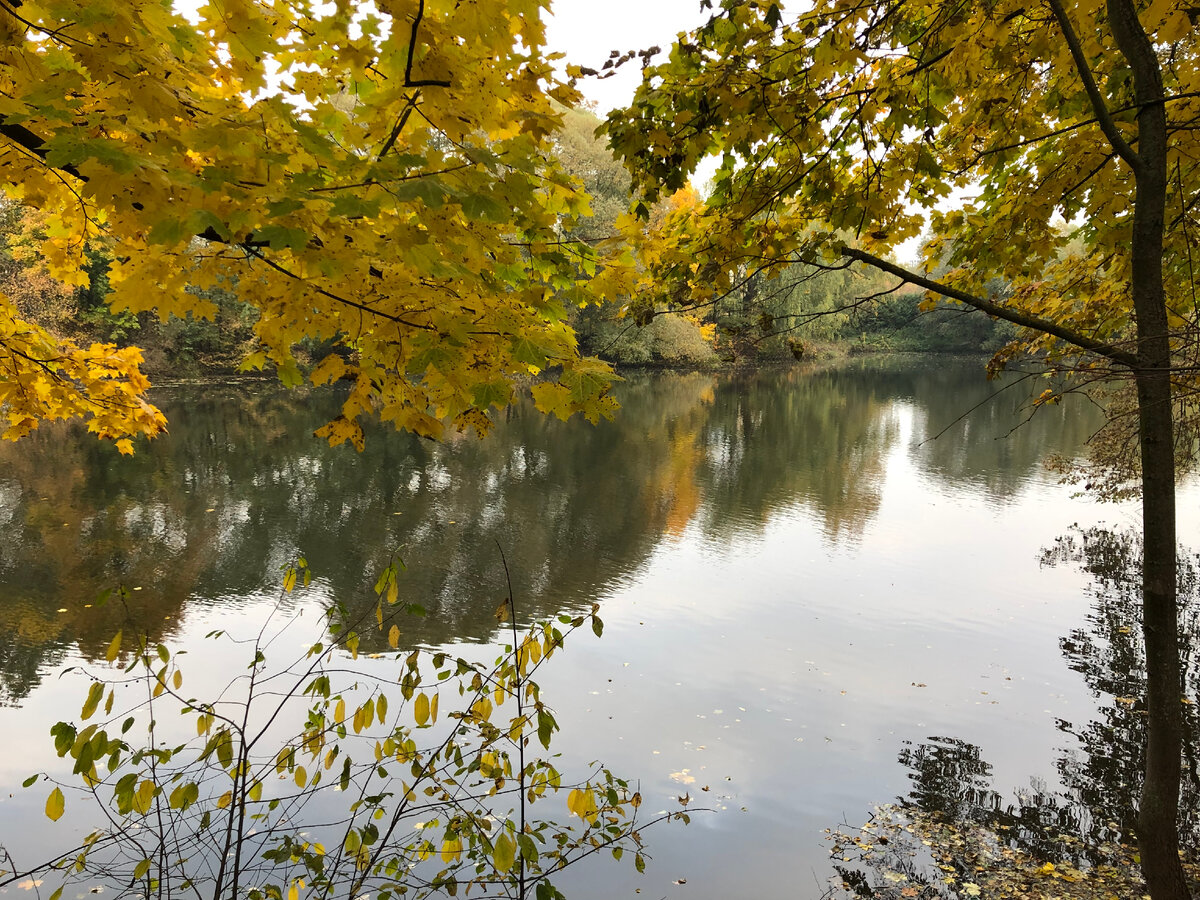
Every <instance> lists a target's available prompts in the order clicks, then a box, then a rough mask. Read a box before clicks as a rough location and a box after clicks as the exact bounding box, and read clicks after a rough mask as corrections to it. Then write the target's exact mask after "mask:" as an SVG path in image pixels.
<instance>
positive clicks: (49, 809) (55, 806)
mask: <svg viewBox="0 0 1200 900" xmlns="http://www.w3.org/2000/svg"><path fill="white" fill-rule="evenodd" d="M65 808H66V800H65V799H64V798H63V792H62V791H61V790H59V789H58V788H55V789H54V790H52V791H51V792H50V796H49V797H47V798H46V817H47V818H48V819H50V820H51V821H52V822H57V821H58V820H59V819H61V818H62V814H63V810H64V809H65Z"/></svg>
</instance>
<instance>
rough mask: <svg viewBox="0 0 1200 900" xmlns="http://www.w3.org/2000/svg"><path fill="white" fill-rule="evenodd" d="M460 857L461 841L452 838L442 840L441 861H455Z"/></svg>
mask: <svg viewBox="0 0 1200 900" xmlns="http://www.w3.org/2000/svg"><path fill="white" fill-rule="evenodd" d="M461 857H462V841H461V840H460V839H458V838H452V839H450V840H447V841H443V842H442V862H444V863H452V862H457V861H458V860H459V859H460V858H461Z"/></svg>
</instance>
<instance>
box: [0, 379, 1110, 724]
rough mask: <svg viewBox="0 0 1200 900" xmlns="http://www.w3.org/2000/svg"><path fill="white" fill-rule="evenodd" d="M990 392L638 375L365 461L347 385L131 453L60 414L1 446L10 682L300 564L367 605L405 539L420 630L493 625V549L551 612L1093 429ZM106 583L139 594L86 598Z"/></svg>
mask: <svg viewBox="0 0 1200 900" xmlns="http://www.w3.org/2000/svg"><path fill="white" fill-rule="evenodd" d="M995 391H996V386H995V385H990V384H988V383H987V382H986V381H985V380H984V379H983V377H982V374H981V369H980V366H979V365H978V363H974V362H966V363H962V364H953V365H947V364H946V363H945V362H939V363H938V364H936V365H932V366H928V367H924V368H914V367H912V366H894V365H887V366H878V365H862V366H856V367H850V368H845V369H840V370H836V371H827V372H821V373H801V372H797V371H789V372H772V373H759V374H753V375H739V376H734V377H728V378H724V377H716V376H712V375H705V374H689V375H660V376H653V377H650V376H635V377H632V378H630V379H629V381H627V382H626V383H625V384H624V385H622V388H621V401H622V410H621V413H620V415H619V416H618V417H617V420H616V421H614V422H611V423H602V424H601V425H599V426H595V427H593V426H590V425H588V424H587V423H584V422H571V423H561V422H558V421H554V420H550V419H547V418H546V417H544V416H541V415H539V414H537V413H536V412H534V411H533V410H531V409H528V408H517V409H514V410H511V411H510V412H509V413H507V414H506V415H505V416H504V417H503V420H502V421H500V422H498V423H497V427H496V429H495V431H494V433H493V434H492V435H491V436H490V437H489V438H488V439H486V440H484V441H482V442H481V441H477V440H476V439H474V438H470V437H468V438H458V439H454V440H450V441H448V442H446V443H443V444H434V443H431V442H428V441H422V440H420V439H417V438H413V437H411V436H405V435H397V434H393V433H390V432H386V431H384V430H382V429H378V430H376V432H375V433H372V434H371V435H369V439H368V441H367V447H366V450H365V451H364V452H363V453H362V454H355V453H354V452H353V451H351V450H348V449H347V448H345V447H343V448H337V449H331V448H329V447H328V446H326V445H325V444H323V443H322V442H321V441H319V440H317V439H315V438H313V437H312V436H311V433H312V430H313V428H314V427H316V426H317V425H319V424H320V423H322V422H324V421H325V420H326V419H327V418H328V417H329V416H330V415H331V414H332V412H333V409H334V407H335V405H336V403H337V398H336V397H335V396H333V395H332V394H318V393H309V394H296V393H287V392H280V391H276V390H270V389H267V390H264V389H261V388H259V387H245V386H237V385H231V386H223V387H213V386H206V387H203V388H186V389H184V388H181V389H175V390H172V391H169V392H166V393H164V394H163V395H162V396H161V397H160V405H161V406H162V407H163V408H164V410H165V411H166V413H167V415H168V418H169V420H170V422H171V433H170V435H169V436H167V437H164V438H162V439H160V440H158V441H155V442H154V443H153V444H152V445H151V446H150V447H149V448H146V449H143V450H141V451H140V452H139V453H138V455H137V456H135V457H134V458H132V459H130V458H124V457H120V456H118V455H117V454H116V453H115V452H114V451H113V450H112V449H111V448H110V447H108V446H105V445H102V444H99V443H97V442H96V441H95V440H94V439H92V438H90V437H88V436H87V435H84V434H81V433H80V432H79V431H77V430H72V429H70V428H67V427H61V428H58V427H54V428H45V429H43V430H42V431H41V432H40V433H38V434H35V435H34V436H33V437H31V438H29V439H28V440H26V441H24V442H22V443H21V444H19V445H15V446H14V445H6V446H4V447H0V473H3V474H0V521H2V522H3V525H4V532H3V533H4V539H3V541H0V591H2V594H0V596H2V597H3V600H2V601H0V627H3V628H5V629H7V631H8V633H9V634H10V635H14V636H15V638H14V640H12V641H11V642H9V643H8V644H7V645H6V646H5V647H4V648H3V650H0V698H3V699H4V700H7V702H14V701H19V700H20V698H22V697H24V696H26V695H27V694H28V692H29V691H30V690H31V688H32V687H33V686H34V685H35V684H36V682H37V678H38V672H39V670H41V669H44V668H45V667H46V666H48V665H50V664H52V663H53V662H54V661H55V660H56V659H57V658H58V657H59V655H61V654H62V653H63V651H64V650H65V648H67V647H70V646H71V645H73V644H78V646H79V648H80V650H81V651H82V653H83V654H84V655H85V656H89V657H94V656H96V655H99V654H101V653H102V652H103V649H104V647H105V646H106V644H107V641H108V638H109V637H110V636H111V634H112V633H113V631H114V630H115V629H116V628H117V627H118V625H119V624H120V623H121V622H123V621H125V620H126V619H127V618H133V619H135V620H136V621H137V622H138V625H139V628H140V629H143V630H145V631H147V632H148V633H149V635H150V637H151V638H152V639H159V638H161V637H163V636H165V635H168V634H170V633H171V632H172V629H173V628H174V627H175V624H176V623H177V622H178V621H179V619H180V618H181V617H182V616H185V615H186V612H187V609H188V608H189V607H190V606H193V605H196V604H226V603H246V602H253V601H254V600H256V599H257V598H262V597H263V596H264V595H273V594H274V592H275V590H276V585H277V584H278V581H279V577H280V570H281V568H282V567H283V566H285V565H287V564H288V562H289V561H291V560H292V559H294V558H295V556H296V555H298V554H303V555H305V556H306V557H307V559H308V561H309V563H310V565H311V568H312V570H313V571H314V572H315V573H316V574H317V576H318V578H319V579H320V581H321V589H322V590H323V591H325V592H326V593H327V594H328V596H330V597H332V598H336V599H338V600H340V601H342V602H344V603H347V604H348V605H350V606H352V607H354V612H356V613H357V612H361V608H362V607H365V606H366V605H369V604H370V603H371V602H372V600H373V596H374V595H373V593H372V591H371V586H372V584H373V583H374V578H375V576H376V574H377V573H378V572H379V571H380V570H381V569H383V568H384V567H385V566H387V565H388V563H389V562H390V560H391V559H392V558H393V556H394V555H396V554H398V555H399V556H400V557H401V558H402V559H403V560H404V562H405V563H406V564H407V566H408V571H407V573H406V574H405V576H404V579H403V582H402V584H403V586H404V590H405V592H406V599H408V600H410V601H415V602H418V603H420V604H422V605H424V606H425V607H426V608H427V609H428V610H429V613H430V615H429V616H428V617H427V618H426V619H424V620H423V621H421V622H420V623H418V624H414V625H413V626H412V628H411V629H410V631H409V634H408V636H407V637H408V640H410V641H413V642H421V643H429V644H445V643H451V642H454V641H485V640H488V639H489V638H490V637H491V635H492V633H493V630H494V628H495V621H494V619H493V618H492V615H491V614H492V610H493V609H494V608H495V605H496V599H497V597H498V596H499V595H500V594H501V593H502V583H503V579H502V574H501V567H500V556H499V552H498V549H497V546H498V545H499V546H500V547H502V548H503V550H504V553H505V554H506V555H507V557H508V561H509V567H510V569H511V571H512V573H513V579H514V589H515V595H516V597H517V598H518V602H519V604H520V605H521V610H522V613H523V614H524V615H525V616H526V617H544V616H549V615H553V614H555V613H556V612H558V611H560V610H562V609H564V608H566V609H572V608H580V607H584V606H586V605H588V604H590V603H591V602H593V600H594V599H596V598H600V597H603V596H604V595H605V594H606V593H607V592H609V591H611V590H612V589H613V588H614V587H615V586H617V585H620V584H622V583H624V582H625V581H627V580H628V579H630V578H632V577H633V576H634V574H635V573H636V572H637V571H639V570H640V569H641V568H642V567H644V566H645V565H646V563H647V560H648V559H649V558H650V556H651V554H652V553H653V552H654V551H655V549H656V548H657V547H658V546H659V545H660V544H661V543H662V542H663V541H670V540H672V539H673V538H674V537H676V536H679V535H681V534H682V533H683V532H684V531H686V530H688V529H693V530H695V531H697V532H698V533H699V534H700V535H701V536H702V537H703V538H704V539H705V540H706V541H708V542H709V543H710V544H711V545H712V546H713V547H714V548H716V550H717V551H719V549H720V548H721V547H724V546H727V545H728V542H729V541H730V540H731V539H732V538H733V537H734V536H737V535H753V534H754V533H756V532H757V531H758V530H761V529H763V528H764V527H766V526H767V525H768V523H770V522H771V521H772V519H773V518H775V517H777V516H779V515H781V514H783V513H786V512H790V511H794V510H799V511H801V512H802V514H804V515H805V516H808V517H810V518H811V519H813V520H814V521H816V522H817V523H818V524H819V526H820V529H821V531H822V533H823V534H824V536H825V539H826V540H827V541H828V542H829V543H830V544H831V545H834V544H838V543H841V542H847V541H855V540H857V539H859V537H860V536H861V535H862V534H863V533H864V532H865V531H866V530H868V529H869V528H870V527H871V523H872V521H873V520H874V517H875V516H876V514H877V512H878V510H879V506H880V502H881V497H882V495H883V489H884V484H885V482H886V479H887V467H888V460H889V458H890V457H891V455H893V454H895V453H911V454H914V455H915V456H916V457H917V458H918V461H919V464H920V466H921V467H922V468H923V469H924V470H925V471H926V472H927V474H928V477H929V478H930V479H932V480H933V481H934V482H935V483H944V484H946V485H950V484H953V483H955V482H957V481H958V480H961V479H963V478H967V479H972V480H976V481H978V482H979V483H981V484H983V485H984V486H985V488H986V490H987V491H988V493H989V495H991V496H992V497H994V498H995V499H997V500H1000V501H1002V500H1003V499H1004V498H1005V497H1006V496H1008V495H1011V494H1012V493H1013V492H1015V491H1017V490H1018V489H1019V487H1020V486H1021V485H1022V484H1024V483H1025V482H1026V481H1027V480H1028V478H1029V477H1030V475H1031V473H1033V472H1035V471H1037V467H1038V466H1039V464H1040V460H1041V459H1042V458H1043V456H1044V455H1045V454H1046V453H1047V452H1048V451H1049V450H1052V449H1059V448H1067V452H1070V450H1071V449H1073V448H1074V447H1075V446H1077V441H1078V440H1079V439H1080V438H1081V437H1083V436H1086V435H1087V434H1088V433H1090V431H1091V429H1092V427H1093V425H1094V424H1095V421H1094V416H1093V415H1092V414H1091V410H1090V409H1088V408H1087V407H1086V406H1084V405H1083V404H1078V405H1072V404H1066V405H1064V406H1063V407H1060V408H1055V409H1052V410H1048V411H1045V412H1044V413H1041V414H1039V415H1038V416H1037V417H1035V418H1034V419H1033V421H1032V422H1031V423H1029V424H1027V425H1026V426H1024V427H1022V428H1018V429H1016V430H1015V431H1014V430H1013V424H1014V423H1015V422H1017V421H1019V420H1020V419H1021V418H1023V416H1022V414H1021V409H1022V407H1023V405H1024V404H1026V403H1027V400H1028V393H1027V392H1026V391H1024V390H1021V389H1018V390H1014V391H1004V392H1001V393H999V394H998V395H997V396H996V397H995V399H994V400H992V401H991V402H986V403H985V402H984V401H985V400H986V399H987V398H988V397H989V396H991V395H993V394H994V393H995ZM973 407H977V408H976V410H975V412H973V413H972V414H971V415H969V416H967V417H966V418H964V419H961V420H959V417H960V416H961V415H962V413H963V412H964V410H968V409H971V408H973ZM937 432H942V435H941V437H939V438H938V439H937V440H935V441H927V442H924V443H921V441H923V439H924V438H926V437H928V436H929V435H931V434H933V433H937ZM946 489H947V490H949V489H950V488H949V487H947V488H946ZM117 582H119V583H122V584H124V585H125V586H127V587H128V588H130V589H131V590H130V593H129V600H128V602H127V603H126V604H113V603H110V604H108V605H105V606H98V605H96V604H95V603H94V602H93V601H94V599H95V598H96V596H97V595H98V594H99V593H100V592H101V591H102V590H103V589H105V588H108V587H111V586H112V585H113V584H114V583H117ZM139 588H145V590H138V589H139ZM355 604H357V607H356V606H355Z"/></svg>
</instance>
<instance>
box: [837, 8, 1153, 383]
mask: <svg viewBox="0 0 1200 900" xmlns="http://www.w3.org/2000/svg"><path fill="white" fill-rule="evenodd" d="M1052 2H1057V0H1052ZM841 254H842V256H845V257H848V258H850V259H855V260H858V261H859V262H863V263H866V264H867V265H869V266H871V267H872V268H875V269H879V270H880V271H883V272H887V273H888V274H889V275H895V276H896V277H897V278H901V279H903V280H904V281H907V282H908V283H909V284H914V285H916V286H917V287H922V288H925V290H927V291H932V292H933V293H935V294H940V295H942V296H943V297H948V298H950V299H951V300H957V301H959V302H960V303H965V304H966V305H967V306H971V307H974V308H975V309H978V310H979V311H981V312H985V313H987V314H988V315H989V316H993V317H995V318H997V319H1003V320H1004V321H1006V322H1012V323H1013V324H1014V325H1020V326H1022V327H1024V328H1032V329H1034V330H1036V331H1041V332H1043V333H1045V334H1048V335H1051V336H1052V337H1056V338H1058V339H1060V340H1063V341H1066V342H1067V343H1068V344H1074V345H1075V346H1076V347H1079V348H1080V349H1081V350H1087V351H1088V352H1089V353H1095V354H1097V355H1098V356H1103V357H1105V358H1106V359H1110V360H1112V361H1113V362H1115V363H1119V364H1120V365H1123V366H1126V367H1128V368H1131V369H1132V368H1136V367H1137V366H1138V357H1137V356H1136V355H1135V354H1133V353H1130V352H1128V351H1126V350H1122V349H1121V348H1119V347H1114V346H1113V345H1112V344H1107V343H1104V342H1103V341H1097V340H1093V339H1092V338H1090V337H1087V336H1086V335H1082V334H1078V333H1077V332H1074V331H1072V330H1071V329H1069V328H1064V327H1063V326H1061V325H1058V324H1056V323H1054V322H1050V321H1048V320H1046V319H1042V318H1039V317H1038V316H1034V315H1030V314H1029V313H1024V312H1021V311H1020V310H1016V309H1012V308H1011V307H1007V306H1001V305H1000V304H998V303H993V302H992V301H991V300H985V299H984V298H983V297H977V296H975V295H974V294H971V293H969V292H967V291H964V290H960V289H959V288H956V287H952V286H950V285H948V284H942V283H941V282H940V281H934V280H933V279H931V278H926V277H925V276H924V275H918V274H917V273H916V272H912V271H910V270H908V269H906V268H904V267H903V266H898V265H896V264H895V263H893V262H889V261H888V260H886V259H883V258H882V257H879V256H876V255H875V254H873V253H868V252H867V251H865V250H859V249H857V248H856V247H843V248H842V250H841Z"/></svg>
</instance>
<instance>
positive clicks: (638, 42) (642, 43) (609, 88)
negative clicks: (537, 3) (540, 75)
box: [546, 0, 719, 113]
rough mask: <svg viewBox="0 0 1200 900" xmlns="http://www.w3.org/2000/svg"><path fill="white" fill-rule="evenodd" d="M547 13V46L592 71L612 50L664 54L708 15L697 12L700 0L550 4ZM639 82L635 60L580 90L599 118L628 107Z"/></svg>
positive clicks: (564, 0) (583, 0)
mask: <svg viewBox="0 0 1200 900" xmlns="http://www.w3.org/2000/svg"><path fill="white" fill-rule="evenodd" d="M713 5H714V6H718V5H719V4H717V3H714V4H713ZM550 12H551V15H550V17H549V18H548V19H547V20H546V44H547V47H548V48H549V49H551V50H556V51H560V52H564V53H566V54H567V61H568V62H571V63H576V64H578V65H581V66H590V67H591V68H593V69H599V68H600V66H601V65H603V63H604V61H605V60H606V59H608V54H609V52H610V51H612V50H620V51H621V52H622V53H624V52H625V51H627V50H643V49H645V48H647V47H651V46H653V45H655V44H657V45H658V46H660V47H662V49H663V51H664V54H665V52H666V51H667V50H668V49H669V48H670V46H671V44H672V43H673V42H674V40H675V36H676V35H677V34H678V33H679V32H681V31H687V30H690V29H692V28H695V27H697V26H698V25H703V24H704V23H705V22H706V21H708V17H709V16H710V15H712V13H710V12H709V11H707V10H705V11H704V12H701V10H700V0H554V4H553V6H551V8H550ZM640 77H641V66H640V65H639V62H638V60H636V59H635V60H633V61H631V62H628V63H626V64H625V65H624V66H622V67H621V69H620V71H619V72H618V74H617V75H615V76H613V77H612V78H608V79H605V80H603V81H599V80H597V79H594V78H587V79H584V80H583V81H581V82H580V89H581V90H582V91H583V93H584V96H586V97H587V99H589V100H591V101H592V102H594V103H595V104H596V105H597V106H598V107H599V111H600V112H601V113H604V112H607V111H608V110H610V109H612V108H614V107H617V106H624V105H625V104H626V103H628V102H629V100H631V99H632V97H633V92H634V89H635V88H636V87H637V84H638V81H639V80H640Z"/></svg>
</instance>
